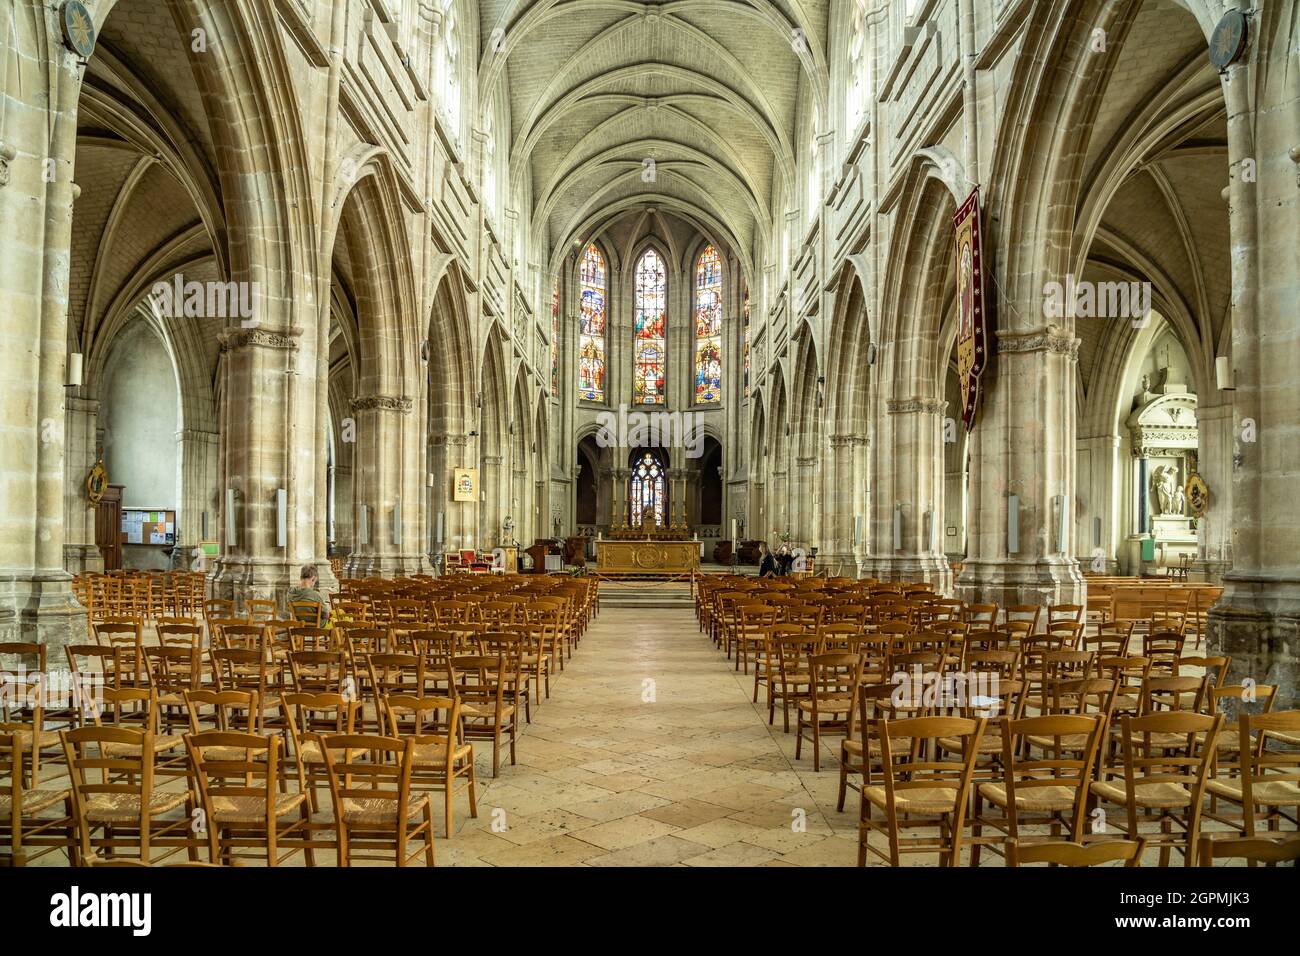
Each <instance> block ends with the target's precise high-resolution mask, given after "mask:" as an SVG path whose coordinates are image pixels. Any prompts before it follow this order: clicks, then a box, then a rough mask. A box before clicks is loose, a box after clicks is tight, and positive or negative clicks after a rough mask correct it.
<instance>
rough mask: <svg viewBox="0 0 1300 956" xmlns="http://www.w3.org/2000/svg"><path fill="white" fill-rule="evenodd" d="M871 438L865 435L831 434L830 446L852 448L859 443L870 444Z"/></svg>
mask: <svg viewBox="0 0 1300 956" xmlns="http://www.w3.org/2000/svg"><path fill="white" fill-rule="evenodd" d="M870 444H871V439H870V438H868V437H867V436H866V435H832V436H831V447H832V448H853V447H857V446H859V445H870Z"/></svg>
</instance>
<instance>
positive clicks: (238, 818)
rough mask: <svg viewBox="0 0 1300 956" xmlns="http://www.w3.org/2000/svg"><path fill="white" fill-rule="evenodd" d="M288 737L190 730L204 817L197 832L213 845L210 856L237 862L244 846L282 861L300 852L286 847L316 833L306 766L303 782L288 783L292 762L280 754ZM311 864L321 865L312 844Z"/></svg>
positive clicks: (188, 747)
mask: <svg viewBox="0 0 1300 956" xmlns="http://www.w3.org/2000/svg"><path fill="white" fill-rule="evenodd" d="M282 744H283V740H282V739H281V738H280V737H278V736H276V735H274V734H269V735H267V736H262V735H261V734H251V733H240V732H236V731H228V730H210V731H206V732H203V733H197V734H186V735H185V747H186V750H187V751H188V753H189V756H190V763H191V765H192V766H193V768H194V780H195V781H196V782H197V784H198V795H199V800H200V801H201V803H202V804H203V816H202V817H201V818H200V820H199V821H196V823H199V822H201V826H196V828H195V829H196V833H197V835H198V836H200V837H204V838H206V840H207V844H208V860H209V862H212V863H218V862H225V863H233V862H235V860H236V858H237V854H236V853H235V852H234V851H235V850H236V849H237V848H240V847H252V848H255V849H259V850H261V851H262V858H263V860H264V861H265V863H266V865H267V866H278V865H280V864H281V863H283V862H284V861H285V860H287V859H289V858H290V857H292V856H294V855H295V854H297V853H298V852H299V850H300V849H302V848H301V847H290V849H289V852H287V853H285V854H284V855H283V856H281V854H280V847H281V846H283V845H285V844H287V843H291V842H292V841H293V838H294V837H295V836H296V837H299V838H300V839H301V838H302V837H305V836H307V835H308V834H309V833H310V824H311V807H310V805H309V803H308V800H307V786H306V782H305V781H304V779H303V775H302V769H301V767H298V768H297V772H296V777H297V787H296V789H295V791H293V792H290V791H289V790H288V788H287V787H286V782H287V776H288V775H287V773H286V771H288V770H289V769H291V768H290V767H289V766H287V765H286V763H285V762H284V761H283V758H282V755H281V753H280V750H281V746H282ZM306 851H307V865H308V866H315V865H316V860H315V857H314V856H313V854H312V850H311V847H310V846H308V847H307V848H306Z"/></svg>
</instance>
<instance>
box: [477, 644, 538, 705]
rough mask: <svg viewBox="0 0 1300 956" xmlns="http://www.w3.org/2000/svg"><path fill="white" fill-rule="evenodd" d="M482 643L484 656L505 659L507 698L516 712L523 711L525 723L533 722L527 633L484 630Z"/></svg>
mask: <svg viewBox="0 0 1300 956" xmlns="http://www.w3.org/2000/svg"><path fill="white" fill-rule="evenodd" d="M481 643H482V647H483V654H484V656H486V657H501V658H503V659H504V660H505V662H506V668H505V699H506V700H507V701H509V702H510V703H511V704H513V705H514V707H515V711H516V713H518V712H519V711H520V710H522V711H523V714H524V723H528V724H531V723H532V722H533V717H532V699H533V695H532V690H531V688H530V687H529V684H528V675H527V673H526V671H525V665H524V656H525V654H527V652H528V649H529V648H528V639H527V635H526V634H519V633H518V632H516V631H513V630H510V631H484V632H483V635H482V638H481Z"/></svg>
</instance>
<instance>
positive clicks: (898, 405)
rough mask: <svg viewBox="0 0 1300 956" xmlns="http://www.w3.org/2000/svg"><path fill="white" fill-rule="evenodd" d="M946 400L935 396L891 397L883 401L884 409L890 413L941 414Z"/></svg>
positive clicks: (945, 406) (946, 405) (946, 404)
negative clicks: (940, 399)
mask: <svg viewBox="0 0 1300 956" xmlns="http://www.w3.org/2000/svg"><path fill="white" fill-rule="evenodd" d="M947 407H948V403H947V402H943V401H939V400H938V399H935V398H919V397H914V398H891V399H887V400H886V401H885V410H886V411H887V412H889V414H891V415H915V414H917V413H922V414H926V415H942V414H943V413H944V410H945V409H946V408H947Z"/></svg>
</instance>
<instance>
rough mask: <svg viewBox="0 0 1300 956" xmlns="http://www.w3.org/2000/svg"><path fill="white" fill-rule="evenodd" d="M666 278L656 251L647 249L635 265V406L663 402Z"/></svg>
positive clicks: (633, 340) (633, 391) (633, 373)
mask: <svg viewBox="0 0 1300 956" xmlns="http://www.w3.org/2000/svg"><path fill="white" fill-rule="evenodd" d="M667 303H668V280H667V278H666V276H665V273H664V263H663V260H662V259H660V258H659V253H657V252H655V251H654V250H653V249H647V250H646V254H645V255H643V256H642V257H641V261H640V262H638V263H637V266H636V303H635V324H634V325H633V336H632V348H633V360H632V361H633V368H632V400H633V402H635V403H636V404H637V405H662V404H663V403H664V367H665V364H666V363H665V362H664V325H665V323H666V321H667V312H666V308H667Z"/></svg>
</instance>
